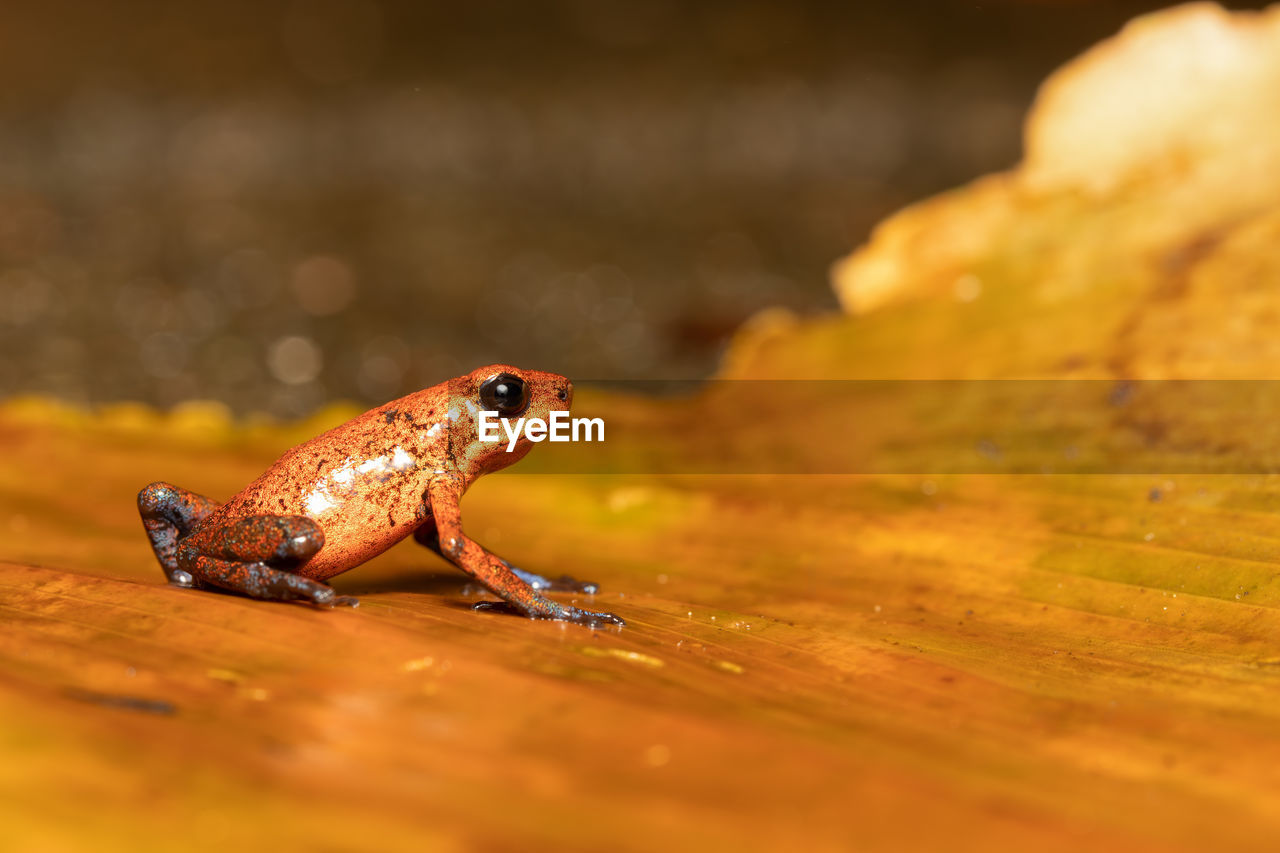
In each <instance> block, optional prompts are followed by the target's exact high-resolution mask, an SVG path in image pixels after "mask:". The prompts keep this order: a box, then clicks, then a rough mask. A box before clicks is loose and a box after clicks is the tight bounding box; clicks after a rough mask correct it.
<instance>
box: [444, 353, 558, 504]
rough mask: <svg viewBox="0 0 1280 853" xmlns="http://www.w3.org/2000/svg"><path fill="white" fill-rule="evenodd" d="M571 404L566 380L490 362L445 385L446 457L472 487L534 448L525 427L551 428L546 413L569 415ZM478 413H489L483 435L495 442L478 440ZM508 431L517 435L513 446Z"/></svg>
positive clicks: (548, 415)
mask: <svg viewBox="0 0 1280 853" xmlns="http://www.w3.org/2000/svg"><path fill="white" fill-rule="evenodd" d="M572 402H573V383H572V382H570V381H569V380H568V379H566V378H565V377H563V376H560V375H559V374H556V373H545V372H543V371H541V370H524V369H521V368H519V367H512V366H511V365H509V364H490V365H488V366H486V367H481V368H477V369H476V370H473V371H471V372H470V373H468V374H466V375H464V376H459V377H458V378H457V379H454V380H452V381H450V383H449V421H450V427H449V440H450V450H451V454H450V455H451V456H452V457H453V460H454V462H455V463H456V464H457V466H458V472H459V473H460V474H462V475H463V476H464V477H465V479H466V481H467V482H468V483H471V482H473V481H474V480H475V479H476V478H477V477H479V476H480V475H481V474H488V473H490V472H492V471H497V470H498V469H500V468H505V467H507V466H508V465H511V464H512V463H514V462H518V461H520V460H521V459H523V458H524V455H525V454H526V453H528V452H529V451H530V450H532V449H533V445H534V444H535V442H534V441H532V440H530V439H529V438H528V437H527V436H526V433H525V427H526V426H528V425H529V424H531V423H536V422H541V423H543V424H550V421H551V413H552V412H567V411H569V404H570V403H572ZM481 412H487V413H488V415H487V416H486V417H485V418H484V420H485V421H486V423H487V424H488V427H487V430H486V432H487V436H488V437H489V438H490V439H496V440H491V441H482V440H481V435H480V427H481ZM504 420H505V423H504ZM517 431H518V432H517ZM512 433H517V434H518V437H517V438H516V439H515V440H514V442H513V441H512V438H511V435H512ZM508 448H510V449H508Z"/></svg>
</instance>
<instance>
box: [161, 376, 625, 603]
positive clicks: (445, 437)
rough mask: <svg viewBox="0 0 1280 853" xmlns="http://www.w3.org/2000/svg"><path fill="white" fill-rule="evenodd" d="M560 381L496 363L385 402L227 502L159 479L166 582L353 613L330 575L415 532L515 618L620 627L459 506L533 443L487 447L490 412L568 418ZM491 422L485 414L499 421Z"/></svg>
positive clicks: (567, 396) (566, 387)
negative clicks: (485, 533)
mask: <svg viewBox="0 0 1280 853" xmlns="http://www.w3.org/2000/svg"><path fill="white" fill-rule="evenodd" d="M572 401H573V383H572V382H570V381H569V380H568V379H567V378H565V377H564V376H560V375H559V374H556V373H547V372H543V371H536V370H524V369H520V368H517V367H514V366H512V365H509V364H490V365H487V366H484V367H480V368H477V369H475V370H473V371H471V372H470V373H467V374H464V375H462V376H459V377H457V378H454V379H450V380H448V381H446V382H442V383H440V384H438V385H433V386H431V387H429V388H425V389H423V390H419V391H416V392H414V393H411V394H409V395H407V396H404V397H400V398H398V399H395V400H392V401H390V402H388V403H384V404H383V405H380V406H377V407H375V408H373V409H370V410H369V411H367V412H365V413H364V414H362V415H359V416H357V417H355V418H352V419H351V420H349V421H347V422H346V423H343V424H341V425H339V426H337V427H334V428H333V429H331V430H329V431H328V432H325V433H322V434H321V435H318V436H316V437H315V438H312V439H310V440H309V441H306V442H304V443H302V444H299V445H297V446H296V447H294V448H292V449H291V450H289V451H287V452H285V453H284V455H282V456H281V457H280V458H279V459H277V460H276V462H275V463H274V464H272V465H271V466H270V467H269V468H268V469H267V470H266V471H265V472H264V473H263V474H262V475H261V476H260V477H258V478H257V479H256V480H254V481H253V482H252V483H250V484H249V485H248V486H246V487H245V488H244V489H243V490H241V491H240V492H239V493H238V494H236V495H235V496H234V497H232V498H230V499H229V500H227V501H226V502H223V503H219V502H218V501H216V500H213V499H211V498H208V497H205V496H204V495H200V494H197V493H195V492H191V491H187V490H186V489H182V488H180V487H178V486H174V485H172V484H170V483H167V482H163V481H157V482H154V483H151V484H149V485H147V486H146V487H144V488H143V489H142V490H141V491H140V492H139V493H138V513H139V515H140V516H141V517H142V524H143V528H144V530H145V531H146V534H147V538H148V540H149V541H150V543H151V548H152V550H153V551H154V553H155V556H156V559H157V560H158V561H159V563H160V566H161V568H162V569H163V571H164V574H165V577H166V578H167V579H168V581H169V583H170V584H172V585H173V586H176V587H183V588H192V589H200V590H213V591H229V592H232V593H239V594H242V595H246V596H249V597H251V598H254V599H260V600H265V601H293V602H303V603H308V604H311V605H313V606H315V607H317V608H321V609H333V608H338V607H356V606H358V605H359V600H358V599H357V598H356V597H354V596H349V595H339V594H337V592H336V591H335V590H334V589H333V587H331V586H329V585H328V584H327V583H326V581H328V580H329V579H331V578H333V577H335V576H337V575H340V574H342V573H343V572H346V571H349V570H351V569H353V568H355V567H356V566H359V565H362V564H363V563H365V562H367V561H368V560H370V559H372V558H373V557H376V556H377V555H379V554H381V553H383V552H384V551H386V550H387V549H389V548H390V547H392V546H393V545H395V544H397V543H399V542H401V541H402V540H404V539H407V538H409V537H410V536H412V537H413V539H414V540H415V541H416V542H417V543H418V544H420V545H423V546H425V547H426V548H428V549H430V550H431V551H434V552H435V553H436V554H438V555H439V556H441V557H443V558H444V559H445V560H447V561H449V562H451V563H452V564H453V565H455V566H456V567H458V568H459V569H461V570H462V571H463V572H465V573H466V574H467V575H469V576H470V577H471V578H473V579H474V580H475V581H477V582H478V583H479V584H480V585H481V586H483V587H484V588H485V589H487V590H489V591H490V592H492V593H494V594H495V595H496V596H497V597H498V599H499V601H497V602H493V601H485V602H480V603H479V604H477V605H476V606H475V609H478V610H507V611H514V612H515V613H518V614H521V615H523V616H526V617H529V618H531V619H549V620H559V621H563V622H569V623H577V624H582V625H587V626H590V627H593V628H595V627H602V626H622V625H624V624H625V622H624V621H623V620H622V619H621V618H619V617H618V616H616V615H614V614H612V613H607V612H598V611H593V610H586V609H581V608H578V607H574V606H569V605H566V604H561V603H560V602H558V601H555V600H554V599H552V598H550V597H548V596H547V595H546V593H548V592H570V593H579V594H587V595H594V594H595V593H597V592H598V591H599V587H598V586H597V585H596V584H594V583H591V582H583V581H577V580H575V579H573V578H571V577H568V576H563V577H559V578H555V579H551V578H547V577H545V576H543V575H539V574H535V573H533V572H530V571H526V570H524V569H521V568H517V567H516V566H513V565H512V564H511V563H510V562H508V561H507V560H504V559H502V558H501V557H498V556H497V555H495V554H493V553H492V552H490V551H489V550H487V549H486V548H484V547H483V546H481V545H480V544H479V543H477V542H476V541H475V540H473V539H471V538H470V537H468V536H467V535H466V534H465V533H464V532H463V528H462V517H461V511H460V509H459V504H460V502H461V499H462V496H463V494H464V493H465V492H466V491H467V489H468V488H469V487H470V486H471V485H472V484H473V483H475V482H476V480H477V479H479V478H480V477H481V476H483V475H485V474H489V473H493V472H494V471H498V470H501V469H503V468H506V467H508V466H510V465H513V464H514V463H516V462H518V461H520V460H521V459H522V458H524V456H526V455H527V454H528V453H529V451H530V450H531V449H532V447H533V444H534V442H533V441H532V440H531V439H530V438H529V437H528V436H527V435H526V434H524V433H523V432H522V433H521V434H520V437H519V438H518V439H516V440H515V441H514V442H513V443H509V442H507V441H506V440H501V441H482V440H481V436H480V432H479V429H478V421H479V415H480V413H481V412H490V413H496V414H497V416H498V417H501V418H508V419H517V418H520V417H525V418H529V419H532V418H541V419H543V420H548V419H549V416H550V414H551V412H555V411H563V412H566V413H567V412H568V411H569V407H570V405H571V404H572ZM492 417H493V415H490V416H489V418H492Z"/></svg>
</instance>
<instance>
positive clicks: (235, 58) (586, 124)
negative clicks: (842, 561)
mask: <svg viewBox="0 0 1280 853" xmlns="http://www.w3.org/2000/svg"><path fill="white" fill-rule="evenodd" d="M1160 5H1163V4H1158V3H1143V2H1110V3H1108V2H1056V3H1055V2H1038V3H1037V2H1012V0H1009V2H986V3H960V2H947V0H940V2H931V3H923V2H876V3H818V2H812V0H810V2H701V3H676V2H666V1H665V0H644V2H634V3H633V2H602V1H601V0H562V2H551V3H511V4H499V3H469V4H465V5H464V4H444V3H413V2H398V0H312V1H311V2H301V0H299V2H292V3H289V2H234V1H233V2H228V0H221V2H205V0H200V2H186V3H172V2H134V3H71V2H44V3H31V4H25V3H6V4H5V5H4V6H3V7H2V8H0V80H3V81H4V85H3V86H0V397H2V396H7V395H10V394H14V393H21V392H31V391H36V392H46V393H54V394H57V395H59V396H62V397H64V398H67V399H70V400H72V401H77V402H98V401H107V400H120V399H136V400H142V401H146V402H150V403H154V404H158V405H161V406H167V405H171V404H173V403H175V402H177V401H179V400H183V399H188V398H194V397H202V398H215V399H219V400H222V401H224V402H226V403H227V404H229V405H230V406H232V408H234V409H235V410H237V411H241V412H244V411H250V410H261V411H267V412H271V413H273V414H276V415H282V416H292V415H298V414H302V413H305V412H307V411H309V410H311V409H313V408H314V407H316V406H317V405H319V404H320V403H322V402H324V401H325V400H327V399H332V398H338V397H341V398H354V399H356V400H360V401H364V402H369V403H372V402H378V401H381V400H385V399H388V398H390V397H393V396H396V395H399V394H402V393H406V392H408V391H410V390H412V389H414V388H417V387H421V386H424V385H427V384H432V383H434V382H438V381H440V380H442V379H445V378H447V377H449V376H452V375H456V374H457V373H460V372H463V371H465V370H468V369H471V368H472V367H475V366H477V365H479V364H483V363H486V362H490V361H499V360H502V361H511V362H514V363H516V364H521V365H525V366H529V367H537V368H541V369H546V370H554V371H557V372H561V373H566V374H568V375H570V376H572V377H574V378H577V379H583V378H585V379H621V378H661V377H683V378H689V377H698V376H703V375H706V374H707V373H708V372H709V371H710V370H711V369H712V368H713V367H714V365H715V363H716V358H717V356H718V353H719V352H720V350H721V348H722V346H723V344H724V342H725V340H726V338H727V336H728V335H729V334H730V332H731V331H732V330H733V329H734V327H735V326H736V325H737V324H739V323H740V322H741V321H742V320H743V319H744V318H746V317H747V316H749V315H750V314H752V313H753V312H755V311H757V310H759V309H761V308H763V307H766V306H771V305H782V306H787V307H790V308H792V309H795V310H797V311H800V312H806V313H807V312H818V311H829V310H833V309H834V308H835V301H834V299H833V297H832V295H831V292H830V288H829V286H828V283H827V268H828V266H829V264H830V263H831V262H832V261H833V260H834V259H836V258H837V257H839V256H840V255H842V254H844V253H846V252H847V251H848V250H849V249H851V248H852V247H854V246H855V245H857V244H858V243H859V242H861V241H862V240H863V239H864V238H865V237H866V235H867V233H868V230H869V228H870V227H871V226H872V225H873V224H874V223H875V222H876V221H877V220H879V219H881V218H882V217H884V216H885V215H886V214H888V213H890V212H892V211H893V210H895V209H896V208H898V207H901V206H902V205H903V204H905V203H908V202H910V201H912V200H915V199H918V198H921V197H923V196H927V195H930V194H932V193H934V192H937V191H939V190H942V189H945V188H948V187H951V186H954V185H956V184H959V183H962V182H964V181H966V180H968V179H970V178H972V177H975V176H977V175H979V174H982V173H984V172H989V171H993V170H998V169H1002V168H1006V167H1008V166H1010V165H1012V164H1013V163H1014V162H1015V161H1016V160H1017V158H1018V156H1019V147H1020V124H1021V120H1022V117H1023V115H1024V113H1025V111H1026V109H1027V107H1028V105H1029V104H1030V102H1031V99H1032V97H1033V95H1034V92H1035V88H1036V86H1037V84H1038V83H1039V82H1040V80H1041V79H1043V77H1044V76H1045V75H1046V74H1047V73H1048V72H1049V71H1051V70H1052V69H1053V68H1055V67H1057V66H1058V65H1060V64H1061V63H1062V62H1064V61H1065V60H1066V59H1068V58H1070V57H1071V56H1073V55H1075V54H1077V53H1079V52H1080V51H1081V50H1082V49H1084V48H1085V47H1087V46H1089V45H1090V44H1092V43H1094V42H1096V41H1097V40H1099V39H1100V38H1102V37H1104V36H1107V35H1109V34H1111V33H1112V32H1114V31H1116V30H1117V29H1118V28H1119V27H1120V26H1121V25H1122V23H1123V22H1124V21H1125V20H1127V19H1128V18H1130V17H1131V16H1133V15H1134V14H1136V13H1139V12H1141V11H1145V10H1150V9H1153V8H1158V7H1159V6H1160ZM1233 5H1237V4H1233ZM1241 5H1247V4H1241Z"/></svg>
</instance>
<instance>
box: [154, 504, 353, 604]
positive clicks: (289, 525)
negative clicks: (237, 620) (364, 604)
mask: <svg viewBox="0 0 1280 853" xmlns="http://www.w3.org/2000/svg"><path fill="white" fill-rule="evenodd" d="M323 546H324V531H323V530H321V529H320V525H318V524H316V523H315V522H314V521H312V520H311V519H309V518H306V517H304V516H300V515H255V516H250V517H248V518H242V519H239V520H238V521H233V522H230V523H229V524H227V525H226V526H225V527H220V528H218V529H216V530H209V529H205V530H201V531H200V534H199V535H198V536H195V537H193V538H192V539H191V540H189V541H186V542H183V543H181V544H179V546H178V566H179V568H180V570H182V571H186V572H189V573H190V574H191V575H192V576H193V577H194V578H196V579H197V580H199V581H201V582H203V583H207V584H212V585H213V586H218V587H222V588H223V589H229V590H231V591H233V592H239V593H243V594H244V595H248V596H250V597H251V598H261V599H265V600H268V601H299V600H301V601H309V602H311V603H312V604H315V605H318V606H320V607H339V606H345V607H355V606H357V605H358V604H359V603H360V602H359V601H357V600H356V599H355V598H352V597H351V596H346V595H338V594H336V593H335V592H334V591H333V588H332V587H330V586H328V585H327V584H323V583H321V582H319V581H315V580H312V579H311V578H304V577H302V576H301V575H298V574H295V573H294V572H293V570H294V569H296V568H297V567H298V566H300V565H302V564H303V563H305V562H306V561H307V560H309V559H311V557H313V556H314V555H315V554H316V552H318V551H319V550H320V549H321V548H322V547H323Z"/></svg>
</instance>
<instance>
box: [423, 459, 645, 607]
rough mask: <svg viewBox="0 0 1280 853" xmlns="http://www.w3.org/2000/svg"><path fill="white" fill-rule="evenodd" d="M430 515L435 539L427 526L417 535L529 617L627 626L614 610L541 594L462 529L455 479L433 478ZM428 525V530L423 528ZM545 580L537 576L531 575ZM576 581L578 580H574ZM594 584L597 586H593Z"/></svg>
mask: <svg viewBox="0 0 1280 853" xmlns="http://www.w3.org/2000/svg"><path fill="white" fill-rule="evenodd" d="M426 497H427V500H428V502H429V503H430V511H431V516H432V517H433V518H434V520H435V525H434V531H435V536H434V542H433V541H432V539H433V536H432V529H431V528H430V527H428V526H427V525H423V527H420V528H419V529H418V531H415V533H414V538H415V539H417V541H418V542H420V543H422V544H424V545H426V546H427V547H429V548H431V549H432V550H433V551H436V553H438V554H440V556H442V557H444V558H445V559H446V560H448V561H450V562H451V563H453V564H454V565H456V566H457V567H458V568H460V569H462V570H463V571H464V572H466V573H467V574H469V575H471V576H472V577H474V578H475V579H476V580H478V581H479V582H480V583H482V584H484V585H485V586H486V587H487V588H488V589H489V590H490V591H491V592H493V593H494V594H495V595H497V596H498V597H499V598H501V599H502V600H503V601H505V602H506V603H507V604H509V605H510V606H511V607H513V608H514V609H515V610H517V611H519V612H520V613H521V614H523V615H524V616H527V617H529V618H530V619H557V620H561V621H565V622H576V623H578V624H582V625H590V626H592V627H596V626H598V625H625V624H626V623H625V622H623V621H622V619H620V618H619V617H617V616H615V615H613V614H612V613H600V612H596V611H591V610H581V609H579V608H577V607H566V606H565V605H563V604H559V603H557V602H555V601H552V600H551V599H549V598H547V597H546V596H545V595H542V593H540V592H539V591H538V589H537V588H535V587H534V586H533V584H531V583H529V582H528V581H526V580H525V579H524V578H522V577H521V576H520V574H523V573H519V570H518V569H513V568H512V567H511V565H510V564H509V563H507V562H506V561H505V560H502V559H500V558H499V557H497V556H495V555H494V554H491V553H489V552H488V551H487V550H485V549H484V548H483V547H482V546H481V545H480V544H479V543H477V542H475V541H474V540H472V539H469V538H467V536H466V534H464V533H463V532H462V519H461V513H460V512H459V508H458V502H459V500H460V499H461V497H462V491H461V489H460V488H459V484H458V482H457V481H456V480H453V479H451V478H446V477H442V478H440V479H437V480H433V481H432V482H431V485H430V486H429V487H428V489H427V495H426ZM424 528H425V529H424ZM532 577H534V578H538V579H539V580H541V581H545V580H546V579H545V578H542V577H540V576H538V575H532ZM575 583H576V581H575ZM593 586H594V585H593Z"/></svg>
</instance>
